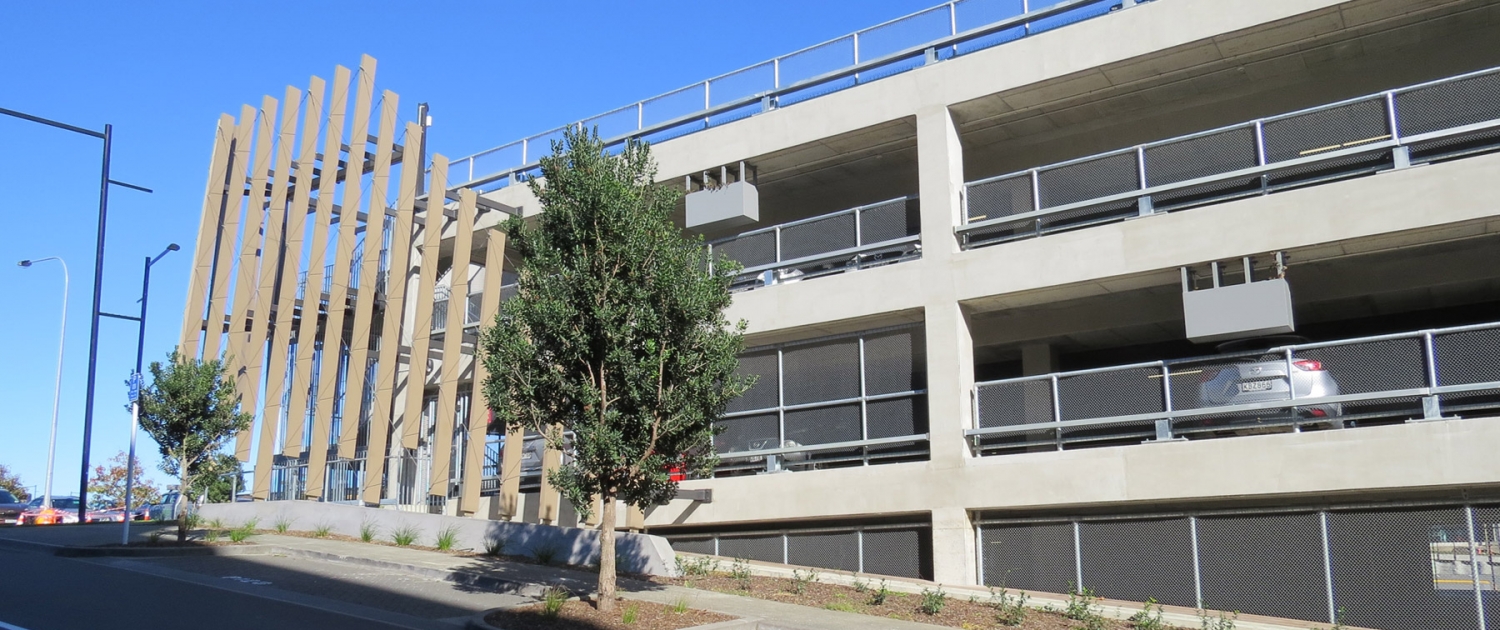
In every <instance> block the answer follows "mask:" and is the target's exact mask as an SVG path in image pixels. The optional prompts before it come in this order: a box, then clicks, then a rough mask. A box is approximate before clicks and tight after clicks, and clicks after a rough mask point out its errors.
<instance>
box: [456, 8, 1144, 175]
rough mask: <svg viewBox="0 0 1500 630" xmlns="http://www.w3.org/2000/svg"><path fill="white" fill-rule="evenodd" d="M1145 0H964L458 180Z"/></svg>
mask: <svg viewBox="0 0 1500 630" xmlns="http://www.w3.org/2000/svg"><path fill="white" fill-rule="evenodd" d="M1137 2H1138V0H1062V1H1060V2H1056V3H1053V4H1050V5H1047V6H1044V7H1039V8H1034V6H1035V5H1040V4H1042V3H1043V2H1042V1H1041V0H956V1H954V2H948V3H945V4H941V5H938V6H935V7H932V8H930V9H926V10H923V11H918V12H916V13H913V14H911V15H907V16H905V17H901V18H898V19H895V20H891V21H889V22H885V23H882V24H877V25H875V26H872V27H869V28H866V29H864V30H861V31H858V32H855V33H851V34H849V35H845V36H844V37H840V38H837V39H833V40H829V41H826V42H823V43H821V44H816V45H814V46H809V47H807V48H804V49H802V50H799V51H796V52H793V53H790V54H787V55H782V56H780V57H777V58H775V59H771V60H769V61H765V62H762V63H758V64H755V65H753V66H750V67H747V68H741V69H739V70H735V71H734V72H730V73H727V74H723V75H719V76H717V77H714V78H712V79H708V80H706V81H701V82H698V83H694V84H692V85H689V86H687V87H683V88H680V89H677V90H673V91H671V92H667V93H666V94H662V95H659V96H655V97H652V98H648V99H644V100H641V101H637V102H636V103H634V104H631V105H627V106H625V107H621V108H618V109H615V110H612V111H609V112H605V113H603V114H599V115H598V116H594V117H591V118H588V119H585V120H582V121H579V122H575V123H572V124H569V125H564V126H562V127H558V128H556V129H552V130H550V131H546V132H543V133H539V134H537V135H534V136H531V137H528V138H524V139H522V140H517V141H515V142H511V143H509V144H505V145H501V146H499V147H495V148H493V149H488V150H485V151H481V152H479V153H475V154H473V155H470V156H467V157H463V158H459V159H456V160H453V161H452V162H451V163H450V164H449V177H450V178H451V179H452V181H454V182H461V183H458V184H457V187H463V188H476V189H482V190H493V189H495V188H500V187H503V186H507V185H510V184H512V183H514V182H516V181H518V180H519V179H521V177H523V176H524V175H525V174H526V173H528V172H529V171H532V170H533V169H535V168H536V166H537V161H538V158H540V157H541V156H542V155H545V154H547V153H549V152H550V143H551V142H553V141H556V140H559V139H561V138H562V136H563V132H564V131H565V130H567V129H568V128H592V127H598V129H599V135H600V136H602V137H603V138H605V139H606V140H607V142H608V144H609V145H610V146H613V145H617V144H620V143H623V142H625V141H626V140H627V139H632V138H642V139H646V140H650V141H652V142H661V141H664V140H668V139H670V138H675V137H678V136H682V135H686V134H689V133H693V132H696V131H701V130H703V129H707V128H709V127H713V126H715V125H720V124H724V123H727V122H732V121H735V120H740V119H743V118H746V117H749V116H752V115H754V114H757V113H760V112H762V111H768V110H771V109H774V108H776V107H781V106H785V105H790V104H792V103H797V102H801V101H805V100H809V99H813V98H817V97H819V96H822V95H825V94H829V93H832V92H836V91H838V90H842V89H846V88H850V87H853V86H856V85H860V84H862V83H868V82H870V81H874V80H877V79H881V78H884V77H888V76H891V75H895V74H899V73H901V72H905V71H907V70H911V69H913V68H917V67H920V66H923V65H926V64H930V63H934V62H937V61H939V60H942V59H948V58H951V57H955V56H959V55H963V54H967V53H970V52H974V51H977V50H982V49H985V48H989V47H992V46H997V45H1000V44H1004V43H1007V42H1011V41H1014V40H1017V39H1021V38H1022V37H1026V36H1028V35H1033V34H1036V33H1041V32H1044V31H1049V30H1052V29H1055V28H1059V27H1062V26H1065V25H1068V24H1072V23H1074V22H1079V21H1083V20H1086V19H1089V18H1093V17H1097V16H1100V15H1104V14H1106V13H1109V12H1111V11H1114V10H1117V9H1121V8H1125V7H1130V6H1134V5H1135V4H1137Z"/></svg>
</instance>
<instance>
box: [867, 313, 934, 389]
mask: <svg viewBox="0 0 1500 630" xmlns="http://www.w3.org/2000/svg"><path fill="white" fill-rule="evenodd" d="M925 340H926V339H925V336H924V334H923V331H922V329H920V328H915V327H913V328H903V329H900V330H893V331H890V332H884V333H877V334H872V335H867V336H866V337H865V393H866V394H889V393H894V392H909V391H913V390H918V389H923V388H926V387H927V361H926V360H924V357H925V356H926V354H927V349H926V347H925V343H924V342H925Z"/></svg>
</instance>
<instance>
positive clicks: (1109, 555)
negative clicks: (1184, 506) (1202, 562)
mask: <svg viewBox="0 0 1500 630" xmlns="http://www.w3.org/2000/svg"><path fill="white" fill-rule="evenodd" d="M1081 527H1082V529H1081V531H1080V533H1079V540H1080V542H1081V543H1082V544H1081V549H1082V552H1083V586H1086V587H1088V588H1091V589H1093V591H1094V593H1095V594H1096V595H1099V596H1100V597H1105V598H1109V599H1123V600H1127V601H1145V600H1146V598H1148V597H1155V598H1156V599H1157V601H1160V602H1162V603H1164V604H1170V605H1176V606H1193V605H1195V604H1196V600H1197V597H1196V596H1195V594H1194V587H1193V546H1192V533H1191V531H1190V529H1189V525H1188V520H1187V519H1185V518H1177V519H1171V520H1152V521H1107V522H1101V523H1083V524H1082V525H1081Z"/></svg>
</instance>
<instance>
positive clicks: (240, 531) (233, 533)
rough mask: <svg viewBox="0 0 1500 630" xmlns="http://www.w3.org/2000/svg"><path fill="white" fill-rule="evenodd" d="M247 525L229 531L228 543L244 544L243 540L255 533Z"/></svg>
mask: <svg viewBox="0 0 1500 630" xmlns="http://www.w3.org/2000/svg"><path fill="white" fill-rule="evenodd" d="M248 525H249V523H247V524H245V525H241V526H239V527H236V528H234V529H231V530H229V541H230V542H237V543H242V542H245V539H247V538H249V537H250V534H251V533H253V532H254V531H255V530H254V529H252V528H250V527H248Z"/></svg>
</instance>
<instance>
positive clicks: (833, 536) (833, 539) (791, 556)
mask: <svg viewBox="0 0 1500 630" xmlns="http://www.w3.org/2000/svg"><path fill="white" fill-rule="evenodd" d="M786 559H787V563H788V564H800V565H802V566H807V567H819V568H823V569H835V570H839V571H858V570H859V534H858V533H856V532H822V533H816V534H798V533H795V532H793V533H790V534H788V535H787V539H786Z"/></svg>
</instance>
